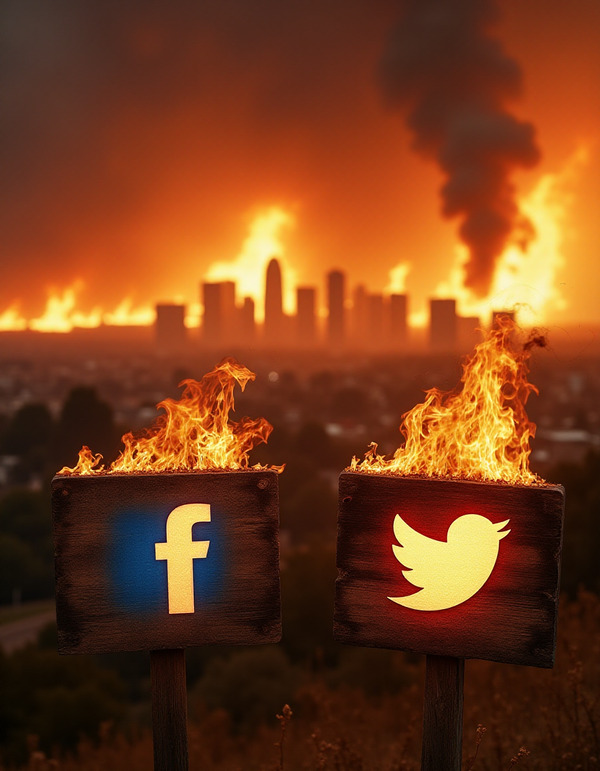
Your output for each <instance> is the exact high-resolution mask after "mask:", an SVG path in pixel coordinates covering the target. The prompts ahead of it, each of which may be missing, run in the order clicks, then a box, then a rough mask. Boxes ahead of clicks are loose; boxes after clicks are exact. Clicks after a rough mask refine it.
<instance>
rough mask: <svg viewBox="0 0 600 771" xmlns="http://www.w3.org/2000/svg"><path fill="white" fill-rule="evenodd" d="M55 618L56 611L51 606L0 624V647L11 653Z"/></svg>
mask: <svg viewBox="0 0 600 771" xmlns="http://www.w3.org/2000/svg"><path fill="white" fill-rule="evenodd" d="M55 620H56V611H55V609H54V608H53V607H52V608H47V609H45V610H41V611H38V612H37V613H33V614H32V615H30V616H25V617H24V618H19V619H17V620H16V621H8V622H7V623H4V624H0V648H2V650H3V651H4V652H5V653H12V652H13V651H15V650H17V649H18V648H22V647H23V646H24V645H27V643H29V642H33V641H34V640H35V639H36V638H37V636H38V634H39V633H40V631H41V630H42V629H43V628H44V627H45V626H46V624H49V623H50V622H51V621H55Z"/></svg>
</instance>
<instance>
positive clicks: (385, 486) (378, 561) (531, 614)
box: [334, 472, 564, 667]
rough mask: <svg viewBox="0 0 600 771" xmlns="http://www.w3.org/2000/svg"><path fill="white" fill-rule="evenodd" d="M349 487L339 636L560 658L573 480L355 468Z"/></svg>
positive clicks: (341, 543)
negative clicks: (539, 481) (527, 481)
mask: <svg viewBox="0 0 600 771" xmlns="http://www.w3.org/2000/svg"><path fill="white" fill-rule="evenodd" d="M339 495H340V497H339V520H338V550H337V566H338V579H337V581H336V603H335V616H334V636H335V638H336V639H337V640H338V641H340V642H344V643H349V644H354V645H364V646H372V647H382V648H396V649H402V650H411V651H415V652H418V653H426V654H432V655H435V656H450V657H455V658H480V659H490V660H494V661H500V662H506V663H515V664H527V665H531V666H540V667H551V666H553V663H554V653H555V647H556V617H557V604H558V583H559V569H560V553H561V546H562V528H563V518H564V489H563V488H562V487H560V486H553V485H540V486H523V485H508V484H502V483H481V482H467V481H464V482H463V481H454V480H439V479H418V478H412V477H399V476H392V475H384V474H366V473H361V472H344V473H342V474H341V475H340V481H339ZM461 518H464V519H461ZM507 521H508V522H507ZM486 522H487V523H486ZM453 523H456V524H455V525H453ZM459 523H460V524H459ZM451 525H453V529H452V530H451V531H450V533H449V528H450V526H451ZM436 542H437V544H436ZM420 550H421V551H420ZM486 550H487V551H486ZM421 552H422V553H421ZM423 555H424V556H423ZM402 560H403V561H402ZM486 571H487V573H488V575H487V578H486Z"/></svg>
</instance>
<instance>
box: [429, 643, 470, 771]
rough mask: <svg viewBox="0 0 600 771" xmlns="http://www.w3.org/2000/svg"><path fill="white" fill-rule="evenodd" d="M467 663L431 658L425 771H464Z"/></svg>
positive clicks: (444, 658) (460, 660) (444, 657)
mask: <svg viewBox="0 0 600 771" xmlns="http://www.w3.org/2000/svg"><path fill="white" fill-rule="evenodd" d="M464 674H465V660H464V659H457V658H453V657H450V656H427V657H426V668H425V703H424V706H423V745H422V751H421V771H460V768H461V756H462V728H463V684H464Z"/></svg>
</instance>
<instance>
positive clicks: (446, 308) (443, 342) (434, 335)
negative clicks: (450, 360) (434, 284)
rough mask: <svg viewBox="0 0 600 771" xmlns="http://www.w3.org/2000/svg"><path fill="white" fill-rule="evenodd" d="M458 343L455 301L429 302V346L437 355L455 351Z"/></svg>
mask: <svg viewBox="0 0 600 771" xmlns="http://www.w3.org/2000/svg"><path fill="white" fill-rule="evenodd" d="M457 343H458V323H457V319H456V300H451V299H448V300H445V299H444V300H437V299H431V300H430V301H429V344H430V347H431V350H432V351H437V352H439V353H441V352H445V351H449V352H451V351H455V350H456V346H457Z"/></svg>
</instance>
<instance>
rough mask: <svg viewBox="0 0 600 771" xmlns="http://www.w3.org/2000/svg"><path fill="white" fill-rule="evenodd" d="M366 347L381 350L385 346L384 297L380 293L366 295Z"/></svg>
mask: <svg viewBox="0 0 600 771" xmlns="http://www.w3.org/2000/svg"><path fill="white" fill-rule="evenodd" d="M367 330H368V331H367V348H370V349H371V350H381V349H382V348H384V347H385V345H386V343H387V340H386V339H385V298H384V296H383V295H382V294H380V293H376V294H369V295H367Z"/></svg>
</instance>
